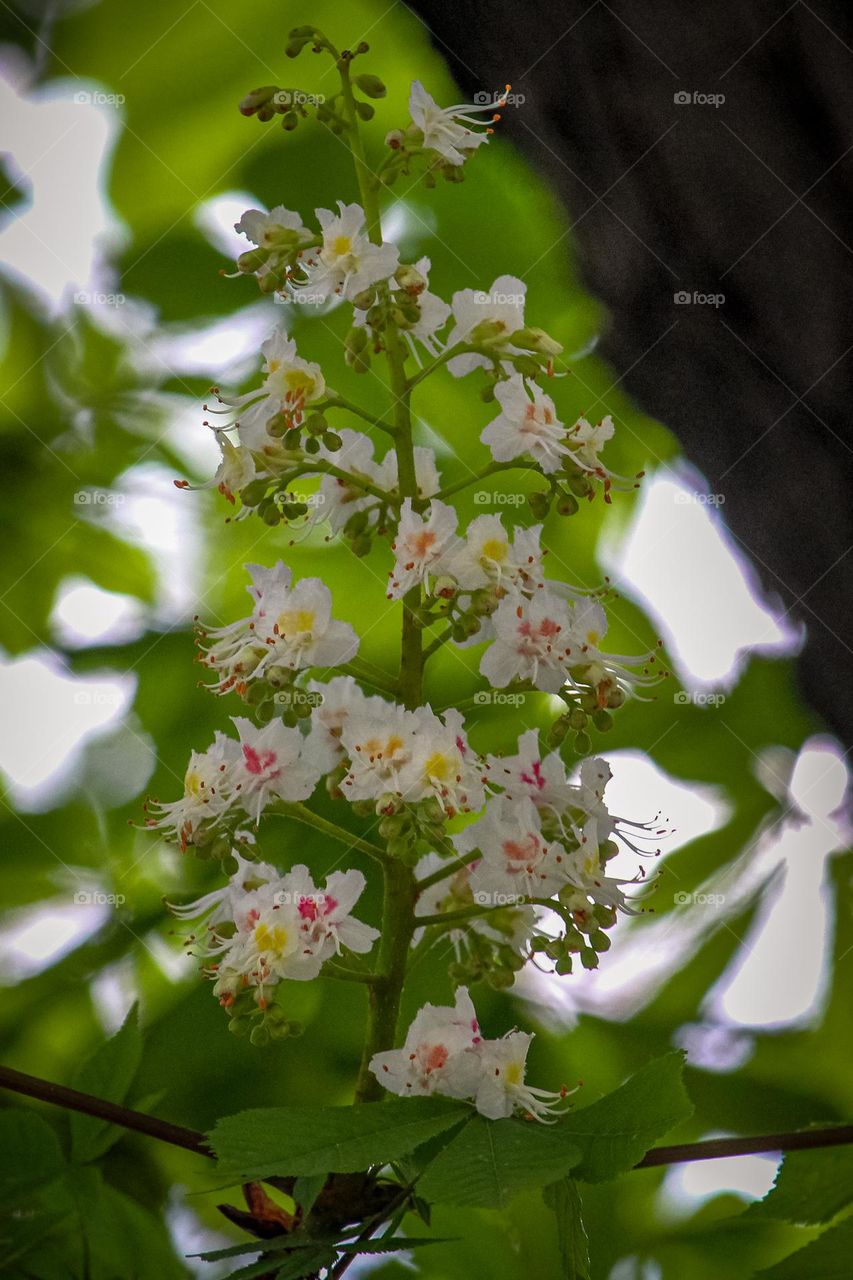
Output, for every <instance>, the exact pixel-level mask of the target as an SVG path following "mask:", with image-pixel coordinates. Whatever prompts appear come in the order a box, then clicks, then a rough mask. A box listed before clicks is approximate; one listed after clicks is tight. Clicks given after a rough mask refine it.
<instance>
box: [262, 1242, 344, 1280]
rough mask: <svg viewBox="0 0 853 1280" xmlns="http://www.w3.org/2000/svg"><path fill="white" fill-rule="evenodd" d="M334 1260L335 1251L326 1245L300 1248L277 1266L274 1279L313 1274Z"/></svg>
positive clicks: (294, 1279) (283, 1279)
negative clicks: (281, 1265)
mask: <svg viewBox="0 0 853 1280" xmlns="http://www.w3.org/2000/svg"><path fill="white" fill-rule="evenodd" d="M334 1260H335V1251H334V1249H332V1250H329V1247H328V1245H320V1246H319V1247H318V1248H316V1249H300V1250H298V1252H296V1253H294V1255H293V1257H292V1258H288V1260H287V1262H285V1264H284V1266H283V1267H279V1269H278V1271H276V1273H275V1280H299V1278H300V1277H301V1276H315V1275H317V1273H318V1272H319V1271H320V1270H321V1268H322V1267H327V1266H330V1265H331V1263H333V1262H334ZM241 1274H246V1273H245V1272H243V1273H241Z"/></svg>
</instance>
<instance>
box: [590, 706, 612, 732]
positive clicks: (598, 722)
mask: <svg viewBox="0 0 853 1280" xmlns="http://www.w3.org/2000/svg"><path fill="white" fill-rule="evenodd" d="M592 723H593V724H594V725H595V727H596V729H598V730H599V731H600V732H601V733H607V732H608V730H610V729H612V728H613V717H612V715H611V714H610V712H609V711H605V710H604V708H603V707H599V708H598V710H597V711H593V713H592Z"/></svg>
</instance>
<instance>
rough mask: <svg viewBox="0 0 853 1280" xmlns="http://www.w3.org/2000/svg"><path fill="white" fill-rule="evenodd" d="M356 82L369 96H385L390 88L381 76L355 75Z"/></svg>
mask: <svg viewBox="0 0 853 1280" xmlns="http://www.w3.org/2000/svg"><path fill="white" fill-rule="evenodd" d="M355 83H356V84H357V85H358V87H359V89H360V90H361V92H362V93H363V94H366V96H367V97H368V98H384V97H385V94H386V93H387V92H388V90H387V89H386V88H385V85H384V84H383V83H382V81H381V80H380V79H379V76H372V75H361V76H356V77H355Z"/></svg>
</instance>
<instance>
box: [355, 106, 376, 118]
mask: <svg viewBox="0 0 853 1280" xmlns="http://www.w3.org/2000/svg"><path fill="white" fill-rule="evenodd" d="M355 109H356V111H357V112H358V114H359V118H360V119H361V120H372V119H373V117H374V116H375V115H376V108H375V107H371V105H370V103H369V102H357V103H356V104H355Z"/></svg>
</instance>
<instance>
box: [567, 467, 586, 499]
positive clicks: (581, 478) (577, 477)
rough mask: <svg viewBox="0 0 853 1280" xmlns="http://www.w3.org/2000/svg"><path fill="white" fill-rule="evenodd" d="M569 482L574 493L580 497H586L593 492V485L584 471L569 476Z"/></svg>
mask: <svg viewBox="0 0 853 1280" xmlns="http://www.w3.org/2000/svg"><path fill="white" fill-rule="evenodd" d="M567 483H568V486H569V488H570V489H571V491H572V493H574V494H575V495H576V496H577V497H578V498H586V497H588V496H589V494H590V493H591V492H592V485H591V484H590V482H589V481H588V480H587V478H586V476H585V475H584V474H583V472H581V471H578V472H575V473H574V474H573V475H569V476H568V477H567Z"/></svg>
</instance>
